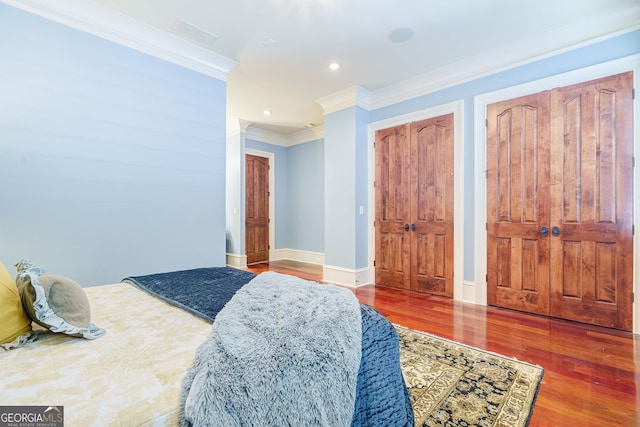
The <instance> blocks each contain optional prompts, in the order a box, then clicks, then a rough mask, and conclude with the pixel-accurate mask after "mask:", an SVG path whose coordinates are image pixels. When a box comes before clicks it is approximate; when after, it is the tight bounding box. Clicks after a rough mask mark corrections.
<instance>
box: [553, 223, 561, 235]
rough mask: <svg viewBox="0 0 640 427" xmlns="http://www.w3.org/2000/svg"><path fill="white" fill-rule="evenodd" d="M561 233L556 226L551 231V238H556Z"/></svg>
mask: <svg viewBox="0 0 640 427" xmlns="http://www.w3.org/2000/svg"><path fill="white" fill-rule="evenodd" d="M561 231H562V230H560V227H558V226H557V225H554V226H553V228H552V229H551V235H552V236H553V237H558V236H559V235H560V232H561Z"/></svg>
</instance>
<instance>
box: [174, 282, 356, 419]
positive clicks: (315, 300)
mask: <svg viewBox="0 0 640 427" xmlns="http://www.w3.org/2000/svg"><path fill="white" fill-rule="evenodd" d="M361 336H362V331H361V319H360V304H359V303H358V300H357V299H356V297H355V296H354V295H353V293H352V292H351V291H349V290H348V289H344V288H339V287H337V286H333V285H319V284H317V283H313V282H308V281H306V280H302V279H299V278H297V277H293V276H288V275H282V274H278V273H273V272H266V273H262V274H260V275H259V276H258V277H256V278H255V279H253V280H252V281H251V282H249V283H248V284H247V285H245V286H244V287H243V288H242V289H240V290H239V291H238V292H236V294H235V295H234V297H233V298H232V299H231V300H230V301H229V302H228V303H227V305H226V306H225V307H224V308H223V309H222V310H221V311H220V313H218V316H217V317H216V320H215V322H214V323H213V327H212V330H211V334H210V335H209V338H207V340H206V341H205V342H204V344H202V345H201V346H200V348H199V349H198V350H197V352H196V356H195V360H194V362H193V366H192V367H191V369H190V370H189V371H188V373H187V376H186V377H185V379H184V382H183V390H182V399H181V400H182V402H183V410H182V411H181V413H182V415H183V419H182V423H181V424H182V425H188V426H191V425H193V426H201V425H207V424H208V423H210V422H211V421H212V420H215V424H216V425H221V426H313V425H325V426H336V427H337V426H344V427H347V426H349V425H350V424H351V418H352V416H353V408H354V405H355V397H356V382H357V375H358V368H359V366H360V354H361V352H360V349H361Z"/></svg>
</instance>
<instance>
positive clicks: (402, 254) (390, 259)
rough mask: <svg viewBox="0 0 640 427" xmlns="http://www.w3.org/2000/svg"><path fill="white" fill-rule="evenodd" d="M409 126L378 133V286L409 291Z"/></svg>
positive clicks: (376, 233) (376, 227)
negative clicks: (382, 285)
mask: <svg viewBox="0 0 640 427" xmlns="http://www.w3.org/2000/svg"><path fill="white" fill-rule="evenodd" d="M410 129H411V127H410V125H408V124H407V125H402V126H397V127H394V128H390V129H384V130H379V131H377V132H376V141H375V152H376V178H375V186H376V191H375V193H376V218H375V224H374V225H375V235H376V262H375V268H376V283H378V284H384V285H389V286H393V287H397V288H403V289H409V288H410V280H411V259H410V256H409V251H410V246H409V239H410V237H411V235H410V234H409V230H410V225H409V224H410V212H409V207H410V200H411V198H410V191H411V186H410V182H411V175H410V164H411V157H410V153H411V152H410V150H411V146H410V142H411V141H410V136H409V132H410Z"/></svg>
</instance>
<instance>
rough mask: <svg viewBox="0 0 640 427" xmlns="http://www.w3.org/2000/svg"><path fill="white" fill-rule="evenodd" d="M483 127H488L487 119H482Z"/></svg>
mask: <svg viewBox="0 0 640 427" xmlns="http://www.w3.org/2000/svg"><path fill="white" fill-rule="evenodd" d="M484 127H486V128H488V127H489V119H484Z"/></svg>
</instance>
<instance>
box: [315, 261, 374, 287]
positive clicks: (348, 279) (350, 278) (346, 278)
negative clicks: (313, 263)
mask: <svg viewBox="0 0 640 427" xmlns="http://www.w3.org/2000/svg"><path fill="white" fill-rule="evenodd" d="M369 273H370V270H369V268H361V269H358V270H354V269H350V268H343V267H336V266H332V265H325V266H323V268H322V280H323V281H325V282H330V283H335V284H336V285H343V286H348V287H351V288H357V287H359V286H364V285H368V284H370V283H371V281H370V280H369Z"/></svg>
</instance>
